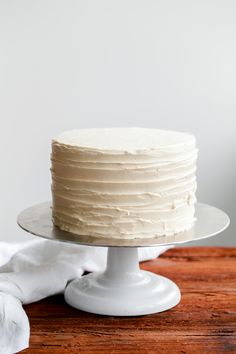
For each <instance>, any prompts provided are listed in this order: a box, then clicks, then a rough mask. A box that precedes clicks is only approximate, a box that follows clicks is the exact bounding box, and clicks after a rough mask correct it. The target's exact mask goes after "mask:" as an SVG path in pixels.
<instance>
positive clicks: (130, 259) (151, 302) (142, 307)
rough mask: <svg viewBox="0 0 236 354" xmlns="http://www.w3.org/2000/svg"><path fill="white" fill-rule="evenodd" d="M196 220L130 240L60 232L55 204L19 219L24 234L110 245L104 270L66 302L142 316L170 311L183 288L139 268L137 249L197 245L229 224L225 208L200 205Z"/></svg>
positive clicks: (76, 285) (78, 284) (73, 289)
mask: <svg viewBox="0 0 236 354" xmlns="http://www.w3.org/2000/svg"><path fill="white" fill-rule="evenodd" d="M196 219H197V221H196V223H195V225H194V227H193V228H192V229H191V230H189V231H185V232H181V233H178V234H176V235H173V236H163V237H159V238H146V239H144V238H142V239H140V238H136V239H131V240H128V239H114V238H96V237H90V236H80V235H75V234H72V233H69V232H65V231H62V230H60V229H59V228H57V227H55V226H54V225H53V223H52V212H51V202H46V203H41V204H37V205H34V206H32V207H30V208H28V209H25V210H24V211H22V212H21V213H20V215H19V216H18V220H17V221H18V224H19V225H20V227H21V228H23V229H24V230H25V231H28V232H30V233H31V234H33V235H36V236H40V237H43V238H46V239H49V240H52V241H62V242H69V243H74V244H80V245H87V246H100V247H108V253H107V267H106V270H105V271H104V272H94V273H90V274H88V275H84V276H82V277H81V278H78V279H75V280H73V281H72V282H70V283H69V285H68V286H67V288H66V290H65V300H66V302H67V303H68V304H69V305H71V306H73V307H75V308H77V309H80V310H83V311H87V312H92V313H96V314H101V315H112V316H138V315H146V314H151V313H156V312H162V311H165V310H168V309H171V308H172V307H174V306H176V305H177V304H178V303H179V301H180V298H181V295H180V290H179V288H178V286H177V285H176V284H175V283H174V282H173V281H171V280H170V279H168V278H166V277H163V276H160V275H157V274H154V273H152V272H148V271H145V270H140V268H139V260H138V247H154V246H155V247H156V246H167V245H175V244H181V243H186V242H190V241H196V240H200V239H204V238H207V237H212V236H214V235H216V234H218V233H220V232H222V231H223V230H225V229H226V228H227V226H228V225H229V217H228V216H227V215H226V214H225V213H224V212H223V211H222V210H220V209H217V208H215V207H212V206H209V205H207V204H201V203H197V205H196ZM189 271H190V272H191V269H190V270H189Z"/></svg>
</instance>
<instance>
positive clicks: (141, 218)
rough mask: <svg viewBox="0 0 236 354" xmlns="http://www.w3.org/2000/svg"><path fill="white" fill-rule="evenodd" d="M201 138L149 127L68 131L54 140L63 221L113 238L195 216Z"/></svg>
mask: <svg viewBox="0 0 236 354" xmlns="http://www.w3.org/2000/svg"><path fill="white" fill-rule="evenodd" d="M196 159H197V149H196V144H195V138H194V136H193V135H191V134H187V133H180V132H174V131H164V130H157V129H146V128H101V129H81V130H72V131H68V132H64V133H62V134H61V135H59V136H58V137H56V138H55V139H53V141H52V154H51V162H52V165H51V174H52V197H53V205H52V215H53V222H54V224H55V225H57V226H58V227H59V228H60V229H62V230H65V231H69V232H72V233H75V234H79V235H89V236H98V237H114V238H140V237H141V238H144V237H147V238H148V237H155V236H156V237H158V236H168V235H173V234H175V233H179V232H181V231H184V230H187V229H190V228H191V227H192V226H193V223H194V221H195V219H194V204H195V202H196V198H195V192H196Z"/></svg>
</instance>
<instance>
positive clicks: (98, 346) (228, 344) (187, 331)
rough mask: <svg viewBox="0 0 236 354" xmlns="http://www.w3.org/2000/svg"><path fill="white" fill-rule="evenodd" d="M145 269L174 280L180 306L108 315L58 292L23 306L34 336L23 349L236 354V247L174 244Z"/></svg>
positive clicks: (56, 353) (44, 352)
mask: <svg viewBox="0 0 236 354" xmlns="http://www.w3.org/2000/svg"><path fill="white" fill-rule="evenodd" d="M141 268H143V269H146V270H149V271H152V272H155V273H158V274H161V275H164V276H167V277H169V278H170V279H172V280H173V281H175V282H176V283H177V284H178V286H179V287H180V289H181V292H182V300H181V302H180V304H179V305H177V306H176V307H175V308H173V309H171V310H169V311H166V312H162V313H158V314H154V315H148V316H139V317H109V316H100V315H93V314H89V313H85V312H82V311H79V310H76V309H73V308H71V307H69V306H68V305H67V304H66V303H65V302H64V300H63V297H62V296H54V297H51V298H48V299H46V300H43V301H40V302H38V303H35V304H31V305H27V306H25V310H26V312H27V314H28V316H29V319H30V326H31V336H30V348H29V349H27V350H24V351H23V352H22V353H32V354H34V353H38V354H40V353H42V354H52V353H53V354H59V353H60V354H63V353H90V354H91V353H97V354H100V353H119V354H121V353H122V354H123V353H124V354H125V353H136V354H139V353H142V354H152V353H157V354H159V353H165V354H166V353H199V354H202V353H217V354H218V353H236V248H210V247H191V248H175V249H172V250H169V251H168V252H166V253H165V254H163V255H162V256H161V257H160V258H158V259H156V260H153V261H148V262H144V263H142V264H141Z"/></svg>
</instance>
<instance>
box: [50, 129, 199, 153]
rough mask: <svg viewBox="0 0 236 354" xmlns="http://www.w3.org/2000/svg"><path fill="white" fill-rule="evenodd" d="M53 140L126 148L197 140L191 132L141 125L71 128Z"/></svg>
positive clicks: (75, 145)
mask: <svg viewBox="0 0 236 354" xmlns="http://www.w3.org/2000/svg"><path fill="white" fill-rule="evenodd" d="M53 141H54V142H56V143H60V144H64V145H69V146H74V147H78V148H88V149H98V150H109V151H111V150H112V151H127V152H129V151H131V152H134V151H146V150H156V149H160V148H165V147H170V146H175V145H177V146H178V145H182V144H195V138H194V136H193V135H192V134H190V133H182V132H177V131H171V130H159V129H150V128H139V127H128V128H91V129H77V130H69V131H65V132H63V133H61V134H59V135H58V136H57V137H55V138H54V139H53Z"/></svg>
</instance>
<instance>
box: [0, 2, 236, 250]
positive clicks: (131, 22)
mask: <svg viewBox="0 0 236 354" xmlns="http://www.w3.org/2000/svg"><path fill="white" fill-rule="evenodd" d="M0 51H1V53H0V99H1V104H0V127H1V129H0V227H1V231H0V240H9V241H12V240H23V239H26V238H29V237H30V236H26V234H25V233H24V232H23V231H21V230H20V229H19V228H18V227H17V226H16V222H15V220H16V216H17V214H18V213H19V211H21V210H22V209H23V208H26V207H28V206H30V205H31V204H34V203H38V202H41V201H44V200H49V199H50V173H49V165H50V161H49V154H50V140H51V138H52V137H53V136H54V135H56V134H58V133H59V132H61V131H63V130H68V129H71V128H84V127H103V126H146V127H155V128H166V129H174V130H180V131H181V130H182V131H191V132H193V133H194V134H195V135H196V137H197V142H198V147H199V149H200V154H199V163H198V186H199V188H198V199H199V200H201V201H204V202H207V203H210V204H213V205H215V206H217V207H220V208H222V209H224V210H225V211H226V212H228V213H229V214H230V216H231V219H232V223H231V228H229V229H228V231H226V232H224V233H223V234H222V235H221V236H219V237H216V238H213V239H210V240H208V241H205V242H201V244H207V243H208V244H209V243H210V244H225V245H235V244H236V242H235V240H236V235H235V231H236V223H235V220H234V218H235V201H236V198H235V194H236V192H235V186H234V181H235V178H236V167H235V162H236V139H235V136H236V121H235V120H236V1H234V0H231V1H230V0H197V1H196V0H195V1H191V0H178V1H175V0H162V1H160V0H159V1H158V0H84V1H82V0H64V1H62V0H41V1H36V0H28V1H26V0H0Z"/></svg>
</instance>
